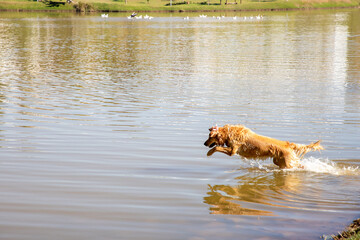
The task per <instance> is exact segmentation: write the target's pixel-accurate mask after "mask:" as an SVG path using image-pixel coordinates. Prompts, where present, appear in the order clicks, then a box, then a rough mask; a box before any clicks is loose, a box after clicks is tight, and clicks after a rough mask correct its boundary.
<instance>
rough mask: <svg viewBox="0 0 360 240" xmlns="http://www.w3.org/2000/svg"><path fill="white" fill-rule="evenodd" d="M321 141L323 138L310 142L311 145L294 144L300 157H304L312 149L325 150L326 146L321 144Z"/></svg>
mask: <svg viewBox="0 0 360 240" xmlns="http://www.w3.org/2000/svg"><path fill="white" fill-rule="evenodd" d="M320 142H321V140H319V141H317V142H314V143H310V144H309V145H303V144H294V145H293V149H294V151H295V153H296V155H297V156H298V157H299V158H303V157H304V155H305V154H306V153H308V152H310V151H317V150H318V151H320V150H324V148H323V147H322V146H321V145H320Z"/></svg>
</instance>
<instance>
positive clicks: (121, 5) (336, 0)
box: [0, 0, 360, 12]
mask: <svg viewBox="0 0 360 240" xmlns="http://www.w3.org/2000/svg"><path fill="white" fill-rule="evenodd" d="M75 1H77V0H75ZM209 1H210V4H208V0H185V1H184V0H172V6H170V0H80V1H78V2H77V3H76V4H65V0H54V1H50V0H47V2H37V1H33V0H0V10H17V11H21V10H24V11H36V10H39V11H75V10H76V9H78V10H80V11H103V12H122V11H124V12H125V11H126V12H130V11H138V12H141V11H143V12H144V11H175V12H177V11H189V12H191V11H244V10H287V9H307V8H341V7H357V6H359V4H360V0H325V1H324V0H306V1H305V0H288V1H287V0H241V4H240V0H236V2H237V4H228V5H225V2H226V0H221V4H220V0H209ZM228 1H229V2H234V1H235V0H228Z"/></svg>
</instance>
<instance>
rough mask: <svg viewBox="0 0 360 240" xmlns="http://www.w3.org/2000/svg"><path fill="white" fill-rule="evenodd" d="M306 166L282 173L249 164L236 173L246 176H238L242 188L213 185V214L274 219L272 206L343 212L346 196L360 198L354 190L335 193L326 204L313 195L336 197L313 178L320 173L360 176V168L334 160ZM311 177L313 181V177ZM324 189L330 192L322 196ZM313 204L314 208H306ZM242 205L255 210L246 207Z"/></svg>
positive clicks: (208, 199)
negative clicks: (269, 217) (315, 193)
mask: <svg viewBox="0 0 360 240" xmlns="http://www.w3.org/2000/svg"><path fill="white" fill-rule="evenodd" d="M358 162H359V160H358ZM302 163H303V166H304V167H302V168H299V169H288V170H279V169H277V168H276V167H274V165H270V164H269V163H264V162H263V161H254V160H251V161H247V162H245V163H244V164H243V165H244V166H242V168H241V169H239V170H237V171H235V172H236V173H238V172H244V173H243V174H244V175H242V176H238V177H235V180H236V181H237V183H238V185H235V186H230V185H213V186H212V185H209V192H208V193H207V194H208V196H206V197H204V202H205V203H207V204H209V205H211V207H210V211H211V213H212V214H232V215H249V216H257V215H259V216H272V215H273V214H274V212H272V211H269V210H271V209H272V208H270V207H269V206H272V207H274V208H275V209H276V208H279V207H282V208H290V209H293V210H295V209H301V210H311V211H314V212H317V211H324V212H332V211H333V212H337V211H339V210H336V209H335V208H336V207H340V208H341V211H343V210H344V209H343V207H344V206H343V202H342V201H343V198H344V195H348V196H349V199H351V198H356V196H355V195H352V194H351V192H352V191H353V189H351V188H350V189H348V190H347V191H345V189H343V190H344V192H345V193H343V194H341V195H338V194H337V193H336V194H333V198H328V199H327V201H326V204H324V203H323V199H324V198H323V197H321V198H318V199H316V198H314V196H313V192H318V193H319V194H321V195H326V196H329V195H332V193H331V190H332V189H331V188H330V189H327V188H326V187H325V186H321V183H319V182H318V181H317V180H315V181H314V179H312V178H313V177H314V176H315V177H316V175H315V174H316V173H325V174H335V175H345V176H349V175H354V176H359V175H360V169H359V166H357V167H352V166H340V165H338V164H336V163H335V162H333V161H329V160H323V159H315V158H309V159H304V160H303V161H302ZM309 174H311V175H310V176H312V178H309ZM308 186H311V188H310V189H309V187H308ZM324 190H325V191H329V192H325V194H324V193H321V191H324ZM307 195H308V198H307V197H306V196H307ZM310 199H311V200H310ZM320 199H321V200H320ZM309 203H311V205H310V206H306V205H307V204H309ZM241 205H247V206H249V207H253V208H244V207H242V206H241ZM351 208H352V206H350V209H351ZM262 209H263V210H262ZM350 209H348V210H350Z"/></svg>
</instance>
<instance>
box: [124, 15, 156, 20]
mask: <svg viewBox="0 0 360 240" xmlns="http://www.w3.org/2000/svg"><path fill="white" fill-rule="evenodd" d="M127 18H128V19H149V20H151V19H153V18H154V17H152V16H149V15H147V14H146V15H145V16H143V15H140V16H133V17H132V16H128V17H127Z"/></svg>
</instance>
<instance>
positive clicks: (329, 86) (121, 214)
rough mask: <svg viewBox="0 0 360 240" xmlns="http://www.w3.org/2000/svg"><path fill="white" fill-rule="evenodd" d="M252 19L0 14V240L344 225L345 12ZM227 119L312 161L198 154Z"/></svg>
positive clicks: (349, 197) (351, 208) (350, 97)
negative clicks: (278, 162)
mask: <svg viewBox="0 0 360 240" xmlns="http://www.w3.org/2000/svg"><path fill="white" fill-rule="evenodd" d="M222 15H224V16H225V18H220V19H217V18H216V17H217V16H222ZM235 15H236V16H237V18H236V19H233V16H235ZM256 15H257V14H256V13H226V14H220V13H216V14H215V13H214V16H215V18H212V15H211V14H210V15H208V17H207V18H199V17H197V16H198V14H195V13H193V14H190V15H189V20H184V18H185V17H186V16H187V14H185V15H169V14H162V15H153V16H154V19H152V20H145V19H136V20H135V19H133V20H129V19H127V18H126V16H125V15H121V14H119V15H116V14H109V18H107V19H104V18H101V17H100V14H99V15H93V16H76V15H71V14H49V13H28V14H25V13H0V99H1V102H0V147H1V149H0V191H1V194H0V238H1V239H37V240H38V239H191V240H195V239H196V240H198V239H319V237H320V236H322V235H323V234H325V235H330V234H333V233H336V232H337V231H340V230H341V229H342V228H343V227H344V226H345V225H346V224H348V223H349V222H351V221H352V220H353V219H354V218H356V217H359V215H360V199H359V196H360V184H359V180H360V169H359V167H360V146H359V142H360V137H359V136H360V81H359V79H360V64H359V63H360V59H359V56H360V37H359V36H360V25H359V24H358V23H359V22H360V12H359V10H344V11H312V12H305V11H304V12H289V13H286V12H284V13H275V14H273V13H263V15H264V17H263V18H261V19H256V18H254V17H253V18H252V19H251V16H256ZM245 17H246V19H245ZM227 123H230V124H244V125H245V126H247V127H249V128H251V129H253V130H254V131H255V132H257V133H259V134H262V135H266V136H270V137H274V138H278V139H281V140H289V141H293V142H296V143H304V144H305V143H309V142H312V141H316V140H319V139H321V140H322V145H323V146H324V147H325V150H323V151H322V152H321V153H319V152H314V153H308V154H307V155H306V156H305V158H304V159H303V160H302V167H301V168H298V169H291V170H279V169H278V168H277V167H276V166H275V165H273V164H272V161H271V160H270V159H269V160H266V161H255V160H247V159H242V158H241V157H238V156H235V157H228V156H226V155H224V154H221V153H215V154H214V155H212V156H211V157H206V152H207V151H208V149H207V148H206V147H205V146H204V145H203V142H204V141H205V140H206V139H207V136H208V128H209V127H211V126H212V125H214V124H218V125H224V124H227Z"/></svg>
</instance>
